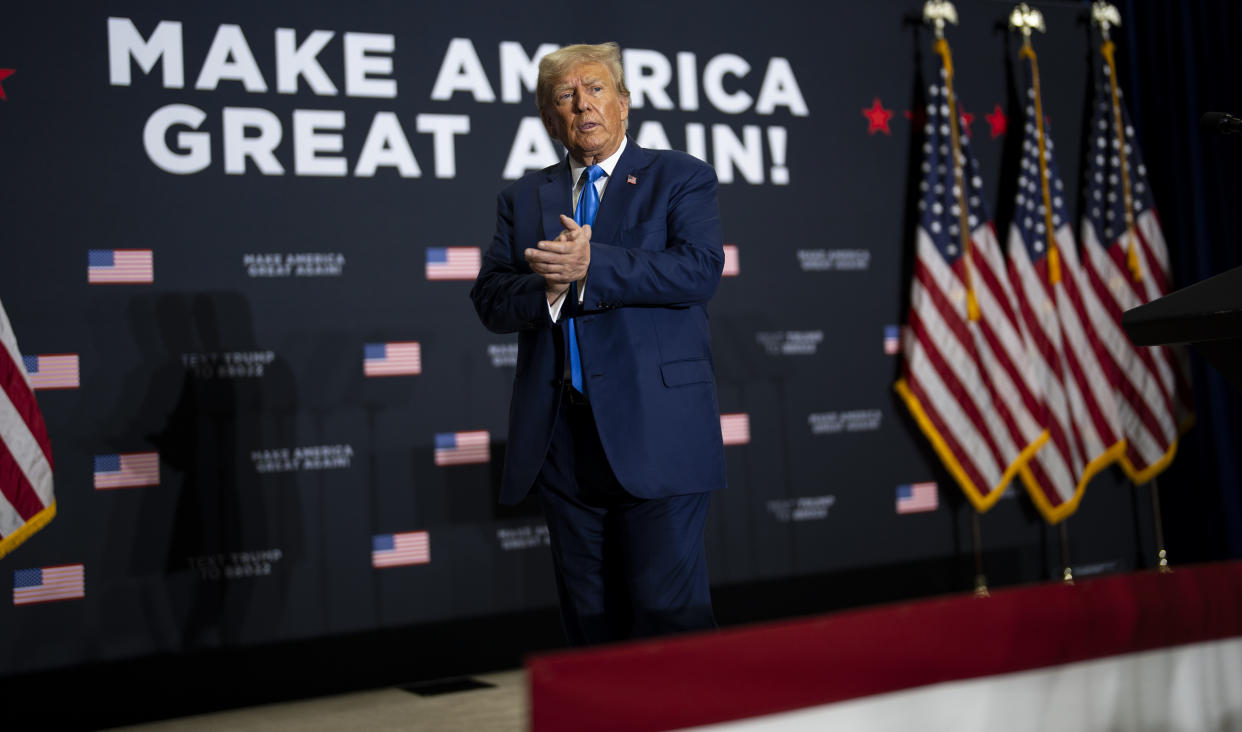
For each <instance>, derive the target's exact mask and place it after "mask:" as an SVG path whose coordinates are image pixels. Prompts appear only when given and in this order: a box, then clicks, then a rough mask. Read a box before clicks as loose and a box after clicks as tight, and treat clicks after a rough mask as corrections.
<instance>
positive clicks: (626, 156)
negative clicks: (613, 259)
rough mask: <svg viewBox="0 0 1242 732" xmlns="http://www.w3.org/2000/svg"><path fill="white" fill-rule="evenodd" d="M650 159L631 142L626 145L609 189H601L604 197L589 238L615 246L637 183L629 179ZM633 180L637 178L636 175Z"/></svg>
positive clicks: (613, 173) (611, 178) (644, 151)
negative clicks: (618, 231) (618, 230)
mask: <svg viewBox="0 0 1242 732" xmlns="http://www.w3.org/2000/svg"><path fill="white" fill-rule="evenodd" d="M650 158H651V156H650V155H649V154H648V153H647V151H646V150H644V149H642V148H641V147H639V146H638V145H637V143H635V142H634V141H633V140H627V141H626V143H625V152H622V153H621V159H620V160H618V161H617V167H615V168H613V169H612V175H611V176H609V180H608V187H607V188H605V189H604V197H603V198H602V199H600V202H599V213H597V214H595V225H594V226H592V227H591V239H592V240H593V241H598V242H603V243H605V244H615V243H616V238H617V229H618V228H619V227H620V226H621V222H622V221H623V220H625V212H626V211H628V210H629V208H630V200H631V199H633V197H634V191H635V190H636V189H637V188H638V184H637V183H634V184H631V183H629V182H628V178H629V176H630V175H631V174H633V173H635V172H636V171H639V170H642V169H643V168H645V167H647V165H648V164H650V162H651V160H650ZM635 177H636V178H637V177H638V176H635Z"/></svg>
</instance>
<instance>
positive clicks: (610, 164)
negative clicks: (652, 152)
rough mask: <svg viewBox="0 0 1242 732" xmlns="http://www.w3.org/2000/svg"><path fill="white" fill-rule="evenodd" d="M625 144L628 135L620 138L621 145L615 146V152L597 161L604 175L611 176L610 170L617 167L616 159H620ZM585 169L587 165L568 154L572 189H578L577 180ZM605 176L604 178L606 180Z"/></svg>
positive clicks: (580, 178) (627, 140)
mask: <svg viewBox="0 0 1242 732" xmlns="http://www.w3.org/2000/svg"><path fill="white" fill-rule="evenodd" d="M627 144H629V135H626V136H625V137H622V138H621V145H620V147H618V148H617V151H616V152H615V153H613V154H612V155H609V156H608V157H607V158H605V159H604V160H603V161H602V162H600V163H599V167H601V168H603V169H604V175H605V176H607V178H611V177H612V171H613V169H614V168H616V167H617V161H618V160H620V159H621V153H623V152H625V146H626V145H627ZM586 169H587V166H585V165H583V164H582V163H579V162H578V161H577V160H574V158H573V156H572V155H570V156H569V181H570V185H571V186H572V187H573V190H574V191H577V190H578V181H580V180H582V171H584V170H586ZM607 178H605V180H607Z"/></svg>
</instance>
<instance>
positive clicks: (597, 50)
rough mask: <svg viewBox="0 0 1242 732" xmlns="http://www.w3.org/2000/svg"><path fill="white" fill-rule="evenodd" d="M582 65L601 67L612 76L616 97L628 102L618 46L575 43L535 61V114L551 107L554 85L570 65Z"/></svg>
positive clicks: (612, 44) (627, 90)
mask: <svg viewBox="0 0 1242 732" xmlns="http://www.w3.org/2000/svg"><path fill="white" fill-rule="evenodd" d="M583 63H597V64H603V65H604V67H605V68H607V69H608V71H609V72H610V73H611V74H612V83H613V84H614V85H615V86H616V91H617V94H618V95H619V96H622V97H625V100H626V101H627V102H628V101H629V99H630V90H629V89H628V88H626V86H625V70H624V69H623V68H622V67H621V47H620V46H618V45H617V44H616V43H614V42H612V41H609V42H608V43H596V44H588V43H578V44H575V45H572V46H565V47H564V48H560V49H557V50H555V51H553V52H552V53H549V54H548V55H547V56H544V57H543V60H541V61H540V62H539V80H538V81H537V82H535V105H536V106H538V107H539V114H540V115H542V114H543V112H544V110H545V109H547V108H548V107H550V106H551V105H552V93H553V92H554V91H555V85H556V83H557V82H558V81H560V80H561V77H563V76H564V75H565V73H566V72H567V71H569V70H570V69H571V68H573V67H574V66H577V65H578V64H583Z"/></svg>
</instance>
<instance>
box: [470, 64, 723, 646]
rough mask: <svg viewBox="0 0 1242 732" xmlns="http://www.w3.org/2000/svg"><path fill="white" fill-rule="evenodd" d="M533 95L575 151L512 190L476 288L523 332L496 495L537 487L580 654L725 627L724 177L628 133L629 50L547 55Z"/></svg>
mask: <svg viewBox="0 0 1242 732" xmlns="http://www.w3.org/2000/svg"><path fill="white" fill-rule="evenodd" d="M535 97H536V100H535V101H536V104H537V105H538V107H539V111H540V115H541V117H542V119H543V123H544V125H545V126H546V127H547V129H548V132H549V134H551V135H552V136H553V137H555V138H557V139H558V140H560V141H561V142H562V143H563V144H564V145H565V148H566V149H567V150H568V153H569V154H568V156H567V158H566V159H565V160H563V161H561V162H560V163H558V164H556V165H553V166H552V167H550V168H546V169H544V170H542V171H539V172H537V173H531V174H528V175H526V176H525V177H523V178H522V179H521V180H519V181H517V182H516V183H514V184H513V185H511V186H509V187H508V188H506V189H505V190H503V191H502V192H501V193H500V196H499V200H498V212H497V222H496V233H495V236H494V238H493V240H492V244H491V247H490V248H489V249H488V251H487V254H486V256H485V257H484V261H483V268H482V270H481V271H480V272H479V276H478V279H477V280H476V281H475V283H474V288H473V289H472V290H471V293H470V296H471V299H472V300H473V301H474V306H475V309H476V310H477V311H478V313H479V317H480V319H482V321H483V324H484V325H486V326H487V327H488V329H490V330H492V331H494V332H497V333H511V332H513V331H518V332H519V336H518V362H517V374H516V376H515V377H514V382H513V399H512V402H511V404H510V413H509V445H508V450H507V452H506V456H505V466H504V472H503V476H502V485H501V495H500V499H501V501H502V502H503V503H506V504H513V503H517V502H518V501H520V500H522V498H523V497H524V496H525V495H526V494H527V493H528V492H529V491H530V490H531V489H532V488H534V489H535V490H536V492H537V493H538V495H539V499H540V502H541V503H542V505H543V509H544V514H545V516H546V518H547V522H548V531H549V535H550V538H551V542H552V557H553V560H554V565H555V570H556V579H557V588H558V591H559V594H560V600H561V615H562V618H563V620H564V623H565V629H566V634H567V635H568V637H569V640H570V642H571V643H572V644H574V645H583V644H589V643H601V642H607V641H616V640H623V639H626V638H633V637H641V636H648V635H657V634H663V633H671V632H677V631H682V630H696V629H704V628H712V627H715V621H714V619H713V616H712V609H711V599H710V596H709V592H708V584H707V565H706V561H705V558H704V549H703V528H704V524H705V521H706V518H707V505H708V497H709V495H710V494H709V491H712V490H714V489H716V488H719V487H721V486H722V485H724V482H725V475H724V447H723V445H722V441H721V433H720V410H719V408H718V407H717V404H716V385H715V377H714V375H713V371H712V361H711V350H710V346H709V340H710V333H709V329H708V323H707V310H706V305H707V301H708V299H709V298H710V297H711V296H712V294H713V293H714V292H715V290H716V286H717V284H719V281H720V273H721V270H722V268H723V266H724V251H723V247H722V244H721V228H720V214H719V205H718V203H717V201H716V185H717V184H716V175H715V172H714V171H713V170H712V168H711V167H709V166H708V165H706V164H704V163H703V162H701V161H699V160H697V159H695V158H693V157H691V156H689V155H686V154H684V153H679V152H671V151H655V150H644V149H642V148H640V147H638V145H636V144H635V143H634V142H633V141H631V140H627V139H626V134H625V130H626V125H627V121H628V118H629V91H628V90H627V89H626V87H625V79H624V76H623V74H622V68H621V54H620V49H619V48H618V47H617V45H616V44H615V43H607V44H602V45H597V46H587V45H578V46H568V47H566V48H562V49H560V50H558V51H556V52H553V53H551V54H549V55H548V56H546V57H545V58H544V59H543V60H542V62H541V63H540V65H539V79H538V82H537V84H536V90H535Z"/></svg>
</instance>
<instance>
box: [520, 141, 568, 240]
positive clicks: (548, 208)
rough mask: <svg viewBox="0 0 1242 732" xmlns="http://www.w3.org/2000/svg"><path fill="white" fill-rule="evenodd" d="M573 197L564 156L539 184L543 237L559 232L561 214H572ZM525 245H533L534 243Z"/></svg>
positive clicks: (551, 237) (548, 237)
mask: <svg viewBox="0 0 1242 732" xmlns="http://www.w3.org/2000/svg"><path fill="white" fill-rule="evenodd" d="M572 202H573V199H572V198H571V195H570V189H569V159H568V158H565V159H564V160H561V162H560V163H559V164H558V165H556V166H555V167H553V168H552V170H551V171H549V172H548V179H547V181H546V182H544V183H543V184H542V185H541V186H539V208H540V210H541V211H542V212H543V215H542V218H541V220H542V221H543V238H544V240H545V241H548V240H551V239H555V238H556V235H557V234H560V233H561V230H562V229H564V228H565V227H564V226H561V218H560V216H561V214H566V215H568V216H573V211H571V210H570V207H571V204H572ZM526 246H534V243H533V242H532V243H530V244H527V245H526Z"/></svg>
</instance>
